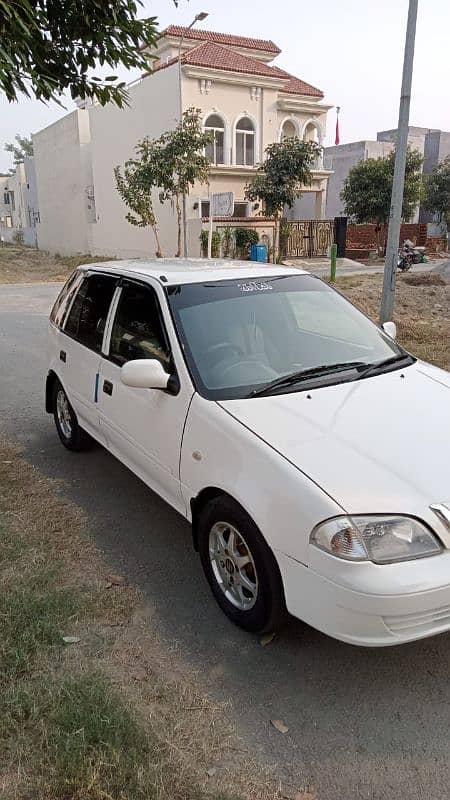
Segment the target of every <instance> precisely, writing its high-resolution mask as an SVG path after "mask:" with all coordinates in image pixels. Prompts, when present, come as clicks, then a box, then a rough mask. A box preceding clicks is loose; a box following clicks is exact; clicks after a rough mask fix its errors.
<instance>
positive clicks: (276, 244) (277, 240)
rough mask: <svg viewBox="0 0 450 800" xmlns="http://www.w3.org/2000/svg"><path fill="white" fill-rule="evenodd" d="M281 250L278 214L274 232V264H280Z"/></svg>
mask: <svg viewBox="0 0 450 800" xmlns="http://www.w3.org/2000/svg"><path fill="white" fill-rule="evenodd" d="M279 249H280V228H279V223H278V214H275V227H274V231H273V256H272V261H273V263H274V264H277V263H278V251H279Z"/></svg>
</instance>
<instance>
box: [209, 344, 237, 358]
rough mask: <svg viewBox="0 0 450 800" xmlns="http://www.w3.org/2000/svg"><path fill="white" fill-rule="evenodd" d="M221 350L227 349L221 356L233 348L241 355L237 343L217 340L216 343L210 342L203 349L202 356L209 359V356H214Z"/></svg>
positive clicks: (226, 354)
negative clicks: (210, 343)
mask: <svg viewBox="0 0 450 800" xmlns="http://www.w3.org/2000/svg"><path fill="white" fill-rule="evenodd" d="M221 350H227V353H224V355H223V358H225V356H228V355H229V354H230V350H233V351H234V352H235V354H236V355H238V356H240V355H242V350H241V348H240V347H239V345H237V344H233V342H218V343H217V344H212V345H211V346H210V347H208V349H207V350H205V352H204V357H205V358H208V359H209V358H210V357H212V356H215V355H216V354H217V353H219V352H220V351H221Z"/></svg>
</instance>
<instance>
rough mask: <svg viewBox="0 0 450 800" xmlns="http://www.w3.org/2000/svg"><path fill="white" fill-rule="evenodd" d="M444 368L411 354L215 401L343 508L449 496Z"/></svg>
mask: <svg viewBox="0 0 450 800" xmlns="http://www.w3.org/2000/svg"><path fill="white" fill-rule="evenodd" d="M449 388H450V374H449V373H447V372H444V371H443V370H440V369H437V368H436V367H432V366H431V365H429V364H424V363H422V362H416V363H415V364H413V365H411V366H409V367H407V368H405V369H401V370H395V371H392V372H389V373H385V374H383V375H377V376H373V377H371V378H366V379H363V380H359V381H354V382H350V383H343V384H339V385H337V386H327V387H321V388H317V389H313V390H308V391H301V392H291V393H288V394H282V395H272V396H269V397H255V398H250V399H244V400H226V401H221V402H220V405H221V406H222V408H224V409H225V410H226V411H227V412H228V413H229V414H231V415H232V416H233V417H235V419H237V420H239V422H241V423H242V424H243V425H245V427H246V428H247V429H249V430H250V431H252V432H253V433H254V434H256V435H257V436H258V437H260V438H261V439H263V440H264V441H265V442H266V443H267V444H268V445H270V446H271V447H273V448H274V449H275V450H277V451H278V452H279V453H280V454H281V455H283V456H284V457H285V458H286V459H288V460H289V461H290V462H291V463H292V464H294V465H295V466H296V467H297V468H298V469H300V470H301V471H302V472H303V473H305V474H306V475H308V476H309V477H310V478H311V479H312V480H313V481H314V482H315V483H317V484H318V485H319V486H320V487H321V488H322V489H323V490H324V491H325V492H327V494H329V495H330V496H331V497H332V498H333V499H334V500H335V501H336V502H337V503H339V505H340V506H341V507H342V508H344V509H345V510H346V511H347V512H348V513H354V514H355V513H371V512H379V513H380V512H386V513H405V512H407V513H409V514H414V513H417V514H418V515H423V514H424V511H425V510H428V508H429V505H430V503H439V502H448V501H449V500H450V395H449Z"/></svg>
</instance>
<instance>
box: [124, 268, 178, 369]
mask: <svg viewBox="0 0 450 800" xmlns="http://www.w3.org/2000/svg"><path fill="white" fill-rule="evenodd" d="M109 355H110V358H111V361H114V362H115V363H116V364H118V365H119V366H123V364H125V363H126V362H127V361H134V360H135V359H140V358H155V359H157V360H158V361H160V362H161V364H162V365H163V367H164V369H165V370H166V371H167V372H170V371H171V354H170V348H169V344H168V340H167V336H166V333H165V330H164V328H163V323H162V319H161V313H160V307H159V303H158V299H157V297H156V294H155V292H154V291H153V289H151V288H150V287H149V286H140V285H138V284H131V283H130V284H125V285H124V286H123V288H122V293H121V296H120V300H119V305H118V307H117V312H116V317H115V320H114V325H113V328H112V332H111V344H110V348H109Z"/></svg>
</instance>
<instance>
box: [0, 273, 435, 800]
mask: <svg viewBox="0 0 450 800" xmlns="http://www.w3.org/2000/svg"><path fill="white" fill-rule="evenodd" d="M57 291H58V286H57V285H55V284H53V285H52V284H48V285H34V286H27V285H22V286H17V285H16V286H1V287H0V426H1V427H2V429H3V430H4V431H5V432H6V433H7V434H8V435H9V436H10V438H11V439H15V440H16V441H17V440H18V441H19V442H21V443H22V445H23V446H24V448H25V454H26V456H27V457H28V458H29V459H30V460H31V461H32V462H33V464H35V465H36V466H37V467H38V468H39V469H40V470H41V471H42V472H43V473H44V474H46V475H48V476H51V477H52V478H58V479H63V480H64V481H65V482H66V486H67V493H68V495H69V496H70V497H71V498H72V499H73V500H74V501H75V502H76V503H77V504H79V505H80V506H81V507H82V508H83V509H84V510H85V512H86V513H87V514H88V516H89V518H90V520H91V521H92V526H91V528H92V533H93V536H94V537H95V539H96V541H97V542H98V544H99V545H100V546H101V548H102V549H103V550H104V552H105V553H106V557H107V558H108V559H109V562H110V564H111V566H112V567H113V568H114V569H117V570H122V571H123V572H124V574H126V576H127V577H128V578H129V580H130V581H132V582H135V583H136V584H137V585H138V586H139V587H140V588H141V589H142V590H143V591H144V592H145V595H146V597H147V599H148V603H149V608H150V609H151V610H152V613H153V615H154V616H153V619H156V620H157V624H158V626H159V628H160V630H161V634H162V635H163V636H164V637H166V638H167V639H168V640H169V641H176V642H178V644H179V646H180V652H181V653H182V657H183V659H185V661H186V662H187V663H188V664H189V665H190V666H192V667H194V668H196V669H199V670H200V673H201V675H202V679H203V680H204V684H205V687H206V689H207V690H209V691H210V692H212V693H213V694H214V695H216V696H217V697H219V698H227V699H231V701H232V703H233V712H232V713H233V714H234V718H235V720H236V723H237V727H238V731H239V732H240V733H241V734H242V735H243V736H244V737H245V738H246V740H247V742H249V750H250V752H251V753H254V754H256V755H259V756H261V757H262V758H263V759H264V761H266V762H268V763H270V764H276V765H278V766H279V769H280V771H281V772H282V774H283V775H285V776H286V777H287V778H288V779H289V780H290V781H291V782H292V783H293V784H297V785H300V786H301V785H305V784H307V783H310V784H312V785H313V786H315V787H316V790H317V793H318V797H319V798H320V800H359V798H371V800H382V799H383V800H385V799H386V800H397V798H400V797H402V798H405V800H419V798H421V799H422V798H423V800H446V799H447V798H449V797H450V767H449V750H450V744H449V733H450V726H449V722H450V715H449V711H450V707H449V699H450V692H449V667H450V634H449V635H442V636H440V637H437V638H433V639H428V640H425V641H422V642H419V643H416V644H411V645H403V646H402V647H398V648H386V649H380V650H370V649H362V648H356V647H351V646H349V645H345V644H342V643H339V642H337V641H334V640H332V639H330V638H327V637H326V636H323V635H322V634H320V633H317V632H316V631H314V630H312V629H311V628H308V627H306V626H304V625H302V624H301V623H299V622H297V621H295V620H292V622H291V623H290V624H289V625H288V627H287V629H286V631H284V632H283V633H282V634H281V635H280V636H279V637H278V638H276V639H275V640H274V641H273V642H272V643H271V644H270V645H268V646H267V647H264V648H263V647H261V645H260V644H259V642H258V640H257V639H256V638H255V637H253V636H251V635H248V634H246V633H244V632H242V631H240V630H238V629H237V628H235V627H234V626H233V625H232V624H231V623H230V622H228V620H227V619H226V618H225V617H224V616H223V614H222V613H221V611H220V610H219V609H218V607H217V606H216V604H215V602H214V601H213V599H212V597H211V596H210V593H209V589H208V587H207V585H206V582H205V580H204V579H203V575H202V571H201V568H200V564H199V560H198V557H197V555H196V554H195V553H194V552H193V550H192V548H191V544H190V531H189V527H188V525H187V524H186V522H185V521H183V520H182V519H181V518H180V517H179V516H178V515H177V514H176V513H175V511H172V510H171V509H170V508H169V507H168V506H167V505H165V503H164V502H163V501H161V500H160V499H159V498H158V497H157V496H155V495H154V494H153V493H152V492H151V491H150V490H149V489H148V488H146V487H145V486H144V485H143V484H142V483H141V482H140V481H139V480H138V479H137V478H135V477H134V476H133V475H132V474H131V473H130V472H129V471H128V470H127V469H126V468H125V467H123V466H122V465H121V464H120V463H119V462H118V461H116V460H115V459H114V458H113V457H112V456H110V455H109V454H108V453H107V452H106V451H104V450H103V449H102V448H100V447H98V448H95V449H94V450H93V451H92V452H90V453H86V454H72V453H69V452H68V451H66V450H64V448H63V447H62V446H61V445H60V443H59V440H58V439H57V436H56V432H55V430H54V427H53V421H52V419H51V418H50V417H49V416H47V415H46V414H45V413H44V410H43V384H44V376H45V373H46V327H47V314H48V310H49V308H50V305H51V303H52V301H53V298H54V297H55V295H56V293H57ZM399 422H400V421H399V420H397V421H394V424H397V423H399ZM271 718H276V719H282V720H284V722H285V723H286V725H288V726H289V732H288V733H287V734H286V735H284V736H283V735H282V734H280V733H278V732H277V731H276V730H274V729H273V728H272V727H271V725H270V722H269V721H270V719H271Z"/></svg>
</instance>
